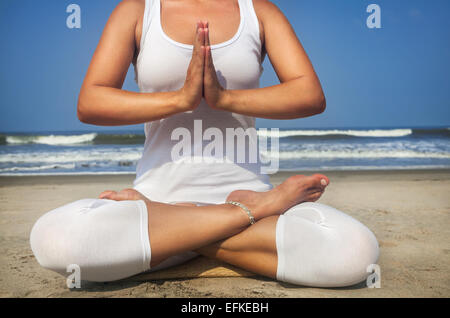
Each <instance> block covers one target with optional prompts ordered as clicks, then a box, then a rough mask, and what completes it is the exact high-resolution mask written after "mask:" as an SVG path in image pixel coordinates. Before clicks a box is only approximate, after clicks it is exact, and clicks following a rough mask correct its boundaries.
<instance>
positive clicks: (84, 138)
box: [6, 133, 97, 145]
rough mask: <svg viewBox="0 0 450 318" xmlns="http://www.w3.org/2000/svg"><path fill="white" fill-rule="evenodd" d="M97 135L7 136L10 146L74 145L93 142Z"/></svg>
mask: <svg viewBox="0 0 450 318" xmlns="http://www.w3.org/2000/svg"><path fill="white" fill-rule="evenodd" d="M95 137H97V134H96V133H91V134H83V135H69V136H64V135H49V136H6V142H7V143H8V144H45V145H74V144H83V143H86V142H90V141H93V140H94V139H95Z"/></svg>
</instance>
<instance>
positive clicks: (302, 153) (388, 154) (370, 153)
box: [261, 149, 450, 160]
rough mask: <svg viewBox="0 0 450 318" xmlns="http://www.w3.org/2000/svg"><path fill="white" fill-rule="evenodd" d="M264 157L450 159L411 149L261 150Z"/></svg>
mask: <svg viewBox="0 0 450 318" xmlns="http://www.w3.org/2000/svg"><path fill="white" fill-rule="evenodd" d="M261 155H262V156H263V157H264V158H279V159H280V160H292V159H359V158H361V159H363V158H365V159H371V158H376V159H379V158H422V159H424V158H427V159H450V153H448V152H443V153H436V152H433V153H430V152H420V151H413V150H395V149H393V150H384V149H374V150H369V149H366V150H351V149H348V150H322V151H317V150H312V151H311V150H295V151H282V152H277V151H275V152H267V151H261Z"/></svg>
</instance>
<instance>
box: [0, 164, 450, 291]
mask: <svg viewBox="0 0 450 318" xmlns="http://www.w3.org/2000/svg"><path fill="white" fill-rule="evenodd" d="M298 173H301V172H298ZM291 174H294V173H293V172H292V173H291V172H290V173H284V172H283V173H278V174H276V175H273V176H272V183H273V184H274V185H276V184H279V183H280V182H281V181H282V180H284V179H285V178H286V177H287V176H289V175H291ZM305 174H309V173H305ZM326 175H328V176H329V178H330V180H331V184H330V185H329V187H328V189H327V190H326V192H325V194H324V195H323V196H322V198H321V199H320V200H319V201H318V202H321V203H324V204H328V205H331V206H333V207H335V208H338V209H340V210H342V211H344V212H346V213H348V214H350V215H352V216H353V217H355V218H357V219H358V220H360V221H361V222H363V223H364V224H366V225H367V226H368V227H369V228H370V229H372V231H373V232H374V233H375V235H376V236H377V238H378V240H379V243H380V247H381V256H380V260H379V265H380V269H381V288H367V287H366V286H365V284H359V285H356V286H351V287H347V288H331V289H330V288H327V289H324V288H309V287H302V286H294V285H290V284H285V283H280V282H277V281H273V280H271V279H267V278H264V277H261V276H250V277H241V276H239V275H234V276H235V277H226V278H223V277H222V278H215V277H200V278H191V279H188V278H185V279H173V278H172V279H163V280H160V279H159V280H156V279H152V280H146V281H142V280H136V279H131V278H130V279H127V280H123V281H119V282H113V283H87V282H83V285H82V288H81V289H80V290H70V289H68V288H67V287H66V279H65V278H64V277H63V276H60V275H58V274H55V273H53V272H51V271H48V270H46V269H43V268H41V267H40V266H39V264H38V263H37V261H36V260H35V258H34V256H33V254H32V252H31V249H30V246H29V241H28V240H29V233H30V230H31V227H32V226H33V224H34V222H35V221H36V220H37V219H38V217H39V216H41V215H42V214H44V213H45V212H46V211H48V210H51V209H54V208H56V207H58V206H61V205H63V204H66V203H69V202H71V201H74V200H78V199H82V198H92V197H96V196H97V195H98V194H99V193H100V192H102V191H103V190H106V189H113V190H120V189H123V188H126V187H130V186H131V184H132V181H133V178H134V176H133V175H122V176H54V177H0V297H257V298H259V297H449V296H450V191H449V190H450V170H436V171H426V170H424V171H373V172H363V171H359V172H355V171H353V172H327V173H326ZM204 264H207V263H204ZM216 265H218V266H220V265H221V264H216ZM222 265H223V264H222ZM193 266H198V265H195V264H194V265H193ZM212 267H214V266H212ZM224 268H225V269H226V270H229V268H228V267H226V266H225V267H224ZM228 274H229V273H228ZM213 276H214V275H213Z"/></svg>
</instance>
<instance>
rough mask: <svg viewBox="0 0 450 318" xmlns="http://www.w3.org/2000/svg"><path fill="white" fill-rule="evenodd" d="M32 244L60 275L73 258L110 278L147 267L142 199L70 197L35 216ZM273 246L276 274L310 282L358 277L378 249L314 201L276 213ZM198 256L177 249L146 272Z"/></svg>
mask: <svg viewBox="0 0 450 318" xmlns="http://www.w3.org/2000/svg"><path fill="white" fill-rule="evenodd" d="M150 217H151V211H150ZM30 244H31V249H32V250H33V253H34V255H35V257H36V259H37V261H38V262H39V264H40V265H41V266H43V267H45V268H47V269H50V270H53V271H56V272H58V273H60V274H62V275H64V276H66V275H68V273H67V272H66V269H67V266H68V265H71V264H76V265H78V266H79V267H80V269H81V279H82V280H86V281H95V282H105V281H114V280H119V279H122V278H126V277H130V276H132V275H135V274H139V273H142V272H145V271H149V270H150V260H151V247H150V242H149V233H148V213H147V207H146V204H145V202H144V201H113V200H106V199H84V200H79V201H75V202H72V203H69V204H67V205H64V206H62V207H59V208H57V209H55V210H52V211H50V212H48V213H46V214H44V215H43V216H42V217H40V218H39V219H38V221H37V222H36V223H35V225H34V226H33V229H32V231H31V235H30ZM276 246H277V254H278V268H277V279H278V280H280V281H284V282H288V283H292V284H297V285H304V286H315V287H341V286H349V285H353V284H356V283H359V282H361V281H363V280H365V279H366V277H367V275H368V273H367V271H366V270H367V267H368V266H369V265H370V264H374V263H376V261H377V259H378V255H379V249H378V243H377V240H376V238H375V236H374V235H373V233H372V232H371V231H370V230H369V229H368V228H367V227H365V226H364V225H363V224H361V223H360V222H358V221H356V220H355V219H353V218H352V217H350V216H348V215H346V214H344V213H342V212H340V211H338V210H336V209H334V208H332V207H330V206H327V205H324V204H320V203H313V202H306V203H301V204H299V205H297V206H294V207H293V208H291V209H289V210H288V211H287V212H286V213H284V215H281V216H280V217H279V219H278V222H277V225H276ZM196 255H197V254H196V253H194V252H187V253H184V254H180V255H176V256H174V257H171V258H169V259H167V260H166V261H164V262H163V263H161V264H160V265H158V266H155V267H154V268H152V269H151V271H154V270H159V269H162V268H166V267H170V266H174V265H176V264H180V263H182V262H185V261H186V260H188V259H191V258H193V257H195V256H196Z"/></svg>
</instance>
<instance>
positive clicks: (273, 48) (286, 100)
mask: <svg viewBox="0 0 450 318" xmlns="http://www.w3.org/2000/svg"><path fill="white" fill-rule="evenodd" d="M253 2H254V6H255V11H257V14H258V18H259V19H260V21H261V24H262V26H263V29H262V30H263V33H264V43H265V49H266V51H267V54H268V56H269V59H270V62H271V63H272V65H273V67H274V69H275V72H276V74H277V76H278V79H279V80H280V84H278V85H274V86H270V87H264V88H256V89H246V90H225V89H223V88H222V87H220V84H219V85H218V86H217V87H216V89H217V91H216V92H212V91H210V92H208V91H207V88H206V86H207V84H206V83H205V99H206V101H207V102H208V95H209V99H210V100H211V102H208V104H214V105H210V106H212V107H214V108H216V109H221V110H226V111H230V112H234V113H239V114H243V115H247V116H253V117H260V118H268V119H294V118H303V117H309V116H313V115H317V114H320V113H322V112H323V111H324V110H325V107H326V101H325V96H324V93H323V90H322V87H321V85H320V81H319V79H318V77H317V75H316V73H315V71H314V68H313V66H312V64H311V62H310V60H309V58H308V56H307V54H306V52H305V50H304V49H303V46H302V44H301V43H300V41H299V39H298V38H297V36H296V34H295V31H294V30H293V28H292V26H291V24H290V23H289V21H288V20H287V18H286V17H285V15H284V14H283V13H282V12H281V10H280V9H279V8H278V7H277V6H276V5H274V4H273V3H272V2H270V1H268V0H253ZM208 57H209V58H211V55H210V54H207V58H208ZM209 64H210V70H211V71H214V73H215V70H214V66H213V64H212V60H210V63H209ZM206 65H208V62H206ZM207 73H208V69H207V68H205V80H206V79H207ZM210 75H212V76H214V75H215V74H214V75H213V74H212V72H211V73H210ZM214 77H215V76H214ZM213 82H216V81H215V79H214V81H213ZM216 83H217V84H218V82H216ZM212 86H213V85H210V87H212Z"/></svg>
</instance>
